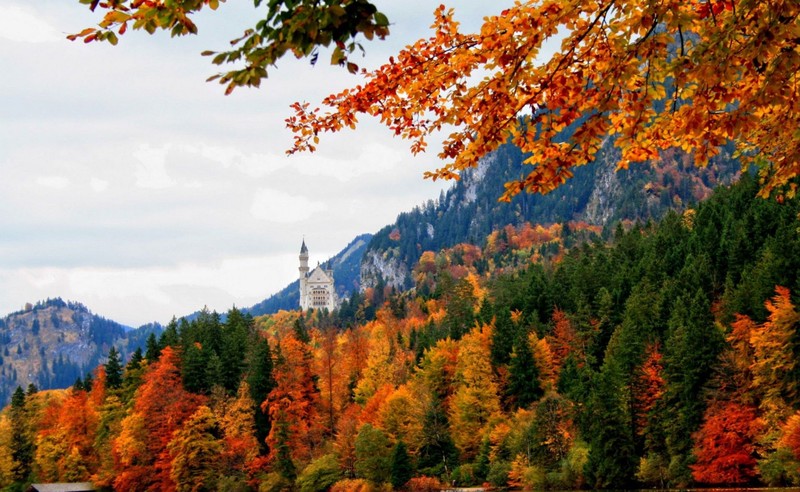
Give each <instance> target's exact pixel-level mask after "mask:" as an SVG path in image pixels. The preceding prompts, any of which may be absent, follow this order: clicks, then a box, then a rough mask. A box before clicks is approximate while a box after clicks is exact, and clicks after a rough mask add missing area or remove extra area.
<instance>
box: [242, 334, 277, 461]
mask: <svg viewBox="0 0 800 492" xmlns="http://www.w3.org/2000/svg"><path fill="white" fill-rule="evenodd" d="M272 366H273V364H272V351H271V349H270V347H269V342H268V341H267V339H266V338H264V337H262V336H260V335H258V334H256V335H254V338H253V339H252V340H251V342H250V351H249V353H248V356H247V383H248V385H249V386H250V397H251V398H252V399H253V402H254V403H255V406H256V408H255V409H254V412H255V424H256V437H257V439H258V443H259V446H260V447H261V454H266V453H267V451H268V450H267V449H266V439H267V436H268V435H269V429H270V421H269V413H268V412H266V411H265V410H262V409H261V402H263V401H265V400H266V399H267V395H269V393H270V391H272V389H273V388H274V387H275V379H274V378H273V376H272V369H273V367H272Z"/></svg>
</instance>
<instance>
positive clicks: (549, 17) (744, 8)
mask: <svg viewBox="0 0 800 492" xmlns="http://www.w3.org/2000/svg"><path fill="white" fill-rule="evenodd" d="M81 2H82V3H86V4H90V5H91V7H92V9H94V8H96V7H98V6H99V7H101V8H102V9H104V10H105V11H106V13H105V15H104V17H103V20H102V21H101V22H100V24H99V29H98V28H88V29H85V30H84V31H82V32H80V33H78V34H76V35H72V36H71V38H72V39H75V38H78V37H82V38H83V39H84V40H85V41H93V40H108V41H110V42H112V43H116V41H117V33H119V34H122V33H124V32H125V31H126V30H127V29H128V27H132V28H133V29H144V30H146V31H148V32H150V33H152V32H153V31H155V30H156V29H165V30H169V31H171V33H172V35H173V36H174V35H181V34H188V33H194V32H196V31H197V27H196V26H195V24H194V22H193V21H192V20H191V19H190V16H191V14H193V13H196V12H198V11H200V10H201V9H203V8H204V7H210V8H213V9H216V7H217V6H218V4H219V0H192V1H188V2H142V1H130V0H114V1H109V2H99V0H81ZM255 6H256V7H259V6H262V2H261V1H260V0H257V1H256V2H255ZM266 7H267V8H266V15H265V16H264V18H263V19H260V20H259V21H258V22H257V24H256V25H255V27H254V28H251V29H247V30H246V31H245V32H244V35H243V36H242V37H241V38H239V39H237V40H234V42H233V44H234V48H233V49H232V50H231V51H228V52H224V53H219V54H217V53H213V52H207V53H206V54H208V55H215V56H214V59H213V62H214V63H216V64H223V63H234V64H237V65H239V67H237V68H235V69H233V70H231V71H228V72H224V73H222V74H219V75H218V76H215V77H212V78H219V79H220V81H221V82H222V83H224V84H227V89H226V91H227V92H230V91H231V90H232V89H233V88H234V87H236V86H258V85H259V84H260V82H261V80H262V79H263V78H265V77H266V76H267V67H269V66H270V65H273V64H274V63H275V62H276V61H277V60H278V59H279V58H281V57H282V56H283V55H284V54H286V53H290V52H291V53H293V54H295V55H296V56H298V57H301V56H311V57H312V61H315V60H316V56H317V47H319V46H329V45H332V46H335V48H334V49H333V52H332V55H331V62H332V63H334V64H341V65H345V66H347V68H348V69H349V70H350V71H351V72H355V71H356V70H357V69H358V67H357V66H356V65H355V64H354V63H353V62H352V61H351V60H350V59H348V54H349V53H352V52H353V51H355V50H356V49H357V47H358V46H359V45H358V41H356V39H357V37H358V35H359V34H361V35H363V36H364V37H365V38H367V39H372V38H373V37H378V38H383V37H385V36H386V35H387V34H388V25H389V23H388V19H387V18H386V17H385V16H384V15H383V14H381V13H380V12H378V11H377V8H376V7H375V6H374V5H373V4H372V3H370V2H369V1H366V0H337V1H326V2H316V1H311V0H300V1H280V0H279V1H271V2H268V3H267V5H266ZM799 13H800V6H798V5H797V3H796V2H791V1H771V2H756V1H753V0H688V1H686V0H680V1H679V0H669V1H664V2H658V3H653V2H645V1H642V0H576V1H573V2H563V1H561V0H537V1H525V2H518V3H516V4H515V5H514V6H513V7H510V8H508V9H506V10H504V11H502V12H501V13H499V14H498V15H495V16H490V17H487V18H485V20H484V24H483V26H482V27H481V30H480V32H478V33H464V32H462V31H461V30H460V28H459V25H458V23H457V22H456V21H455V20H454V12H453V10H452V9H450V10H448V9H446V8H445V7H444V6H440V7H439V8H437V9H436V11H435V13H434V22H433V26H432V31H433V34H432V35H431V37H430V38H428V39H421V40H419V41H417V42H415V43H413V44H411V45H409V46H408V47H407V48H405V49H404V50H402V51H401V52H399V53H398V54H397V55H396V56H393V57H391V58H390V59H389V60H388V62H387V63H386V64H385V65H383V66H381V67H380V68H378V69H376V70H374V71H371V72H368V73H363V74H362V76H363V78H364V82H363V84H361V85H357V86H355V87H353V88H350V89H346V90H344V91H342V92H340V93H338V94H333V95H331V96H329V97H328V98H326V99H325V100H324V101H322V106H324V107H326V108H327V109H326V110H325V111H321V110H320V109H319V108H312V107H311V105H310V104H308V103H295V104H294V105H293V109H294V115H293V116H292V117H290V118H288V119H287V124H288V126H289V128H290V129H291V130H292V131H293V132H294V134H295V143H294V146H293V148H292V149H291V150H290V151H289V152H290V153H291V152H295V151H302V150H312V151H313V150H314V149H315V146H316V145H317V144H318V141H319V134H320V133H321V132H326V131H332V132H336V131H340V130H342V129H344V128H354V127H355V126H356V124H357V122H358V118H359V117H360V116H361V115H368V116H372V117H375V118H378V119H379V120H380V121H381V122H382V123H383V124H385V125H386V126H387V127H388V128H389V129H390V130H392V131H393V132H394V133H395V134H396V135H400V136H401V137H403V138H405V139H408V140H410V141H411V150H412V152H414V153H417V152H422V151H424V150H425V149H426V147H427V140H428V138H429V137H430V136H431V135H432V134H435V133H438V132H440V131H443V130H444V131H445V132H448V133H447V136H446V138H445V139H444V143H443V147H442V149H441V151H440V152H439V156H440V157H441V158H442V159H444V160H446V161H447V162H449V163H448V164H446V165H445V166H444V167H442V168H441V169H438V170H436V171H432V172H429V173H428V174H427V175H428V176H429V177H432V178H434V179H436V178H457V177H458V173H459V171H461V170H464V169H467V168H470V167H475V166H477V163H478V160H479V159H480V158H481V157H482V156H484V155H486V154H487V153H489V152H491V151H493V150H495V149H496V148H497V147H498V146H500V145H501V144H503V143H504V142H506V140H507V139H508V138H509V136H510V137H511V138H512V139H513V141H514V143H515V144H516V145H517V146H519V147H520V148H521V149H522V150H523V151H524V152H526V153H530V154H531V155H530V157H529V158H528V160H527V163H528V164H530V165H531V166H532V169H531V171H530V172H528V173H527V175H526V176H524V177H522V178H520V179H513V180H511V181H509V182H508V183H507V185H506V192H505V194H504V195H503V198H504V199H506V200H508V199H510V198H511V197H512V196H513V195H515V194H517V193H519V192H521V191H523V190H524V191H528V192H540V193H547V192H549V191H551V190H553V189H554V188H556V187H558V186H560V185H561V184H563V183H564V182H565V181H566V180H567V179H569V178H571V177H572V176H573V172H574V168H575V167H577V166H581V165H584V164H587V163H591V162H593V161H594V159H595V156H596V154H597V152H598V150H599V149H600V147H601V146H602V143H603V140H604V139H606V138H607V136H608V135H614V138H615V145H616V146H617V147H619V149H620V150H621V156H620V159H619V163H618V166H619V168H627V167H628V166H629V165H630V164H631V163H636V162H643V161H647V160H654V159H656V158H657V157H658V154H659V152H660V151H663V150H667V149H672V148H682V149H684V150H686V151H688V152H691V153H693V155H694V160H695V162H696V163H697V164H698V165H701V166H702V165H705V164H707V163H708V161H709V159H710V158H711V157H713V156H714V155H716V154H717V153H718V152H719V151H720V148H721V147H723V146H725V145H726V144H727V143H728V142H730V141H734V142H735V143H736V147H737V151H738V152H739V154H740V155H741V156H742V158H743V162H744V164H745V166H747V165H749V164H751V163H755V164H758V165H759V166H760V172H761V177H762V178H763V188H762V190H761V193H762V195H768V194H769V193H770V192H771V191H773V190H776V189H778V190H782V191H785V192H786V193H787V194H788V195H789V196H793V195H794V194H795V191H796V186H797V185H796V183H795V182H792V181H791V178H792V177H794V176H796V175H797V174H798V173H799V172H800V164H798V162H800V137H798V135H797V133H796V132H795V129H796V128H797V127H798V123H800V120H798V118H800V116H798V115H800V107H798V104H800V103H798V101H800V98H798V94H797V73H798V68H800V53H798V49H797V48H798V41H797V40H798V39H800V17H799V16H798V14H799ZM559 40H560V47H559V48H558V49H556V51H555V53H554V54H552V55H551V56H550V57H549V59H544V60H540V59H539V55H540V53H541V52H542V51H544V49H545V46H546V44H547V43H551V44H552V43H558V42H559ZM476 74H481V75H482V76H481V75H476ZM483 74H485V75H483ZM519 119H521V120H522V124H521V125H520V124H519ZM567 127H573V131H572V132H571V133H570V135H569V138H565V136H564V135H563V134H562V130H564V129H565V128H567Z"/></svg>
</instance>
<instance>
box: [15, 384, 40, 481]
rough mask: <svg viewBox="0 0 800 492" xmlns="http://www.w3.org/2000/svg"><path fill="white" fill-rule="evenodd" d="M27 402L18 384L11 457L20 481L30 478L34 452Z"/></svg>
mask: <svg viewBox="0 0 800 492" xmlns="http://www.w3.org/2000/svg"><path fill="white" fill-rule="evenodd" d="M25 403H26V402H25V392H23V391H22V388H21V387H20V386H17V389H16V390H15V391H14V394H13V395H12V396H11V457H12V459H13V463H14V466H13V470H12V476H13V478H14V480H15V481H18V482H24V481H25V480H27V479H28V476H29V475H30V473H31V464H32V463H33V453H34V447H33V441H32V439H31V436H30V431H29V423H28V418H27V414H26V411H25Z"/></svg>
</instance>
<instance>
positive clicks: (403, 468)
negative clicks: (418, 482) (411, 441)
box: [391, 441, 414, 489]
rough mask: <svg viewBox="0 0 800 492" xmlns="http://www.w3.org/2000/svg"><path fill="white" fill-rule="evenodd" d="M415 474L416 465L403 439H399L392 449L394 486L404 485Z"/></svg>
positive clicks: (392, 478) (392, 479)
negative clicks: (414, 465)
mask: <svg viewBox="0 0 800 492" xmlns="http://www.w3.org/2000/svg"><path fill="white" fill-rule="evenodd" d="M413 476H414V467H413V464H412V463H411V457H410V456H409V455H408V449H406V445H405V443H404V442H403V441H398V442H397V444H395V446H394V449H393V450H392V474H391V483H392V487H394V488H395V489H399V488H401V487H403V486H404V485H405V484H406V483H407V482H408V481H409V480H411V477H413Z"/></svg>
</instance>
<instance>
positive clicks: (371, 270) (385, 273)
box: [361, 249, 411, 292]
mask: <svg viewBox="0 0 800 492" xmlns="http://www.w3.org/2000/svg"><path fill="white" fill-rule="evenodd" d="M381 282H383V283H384V284H385V285H388V286H391V287H394V288H395V289H398V290H404V289H407V288H408V287H409V284H410V282H411V270H410V269H409V266H408V265H407V264H406V263H404V262H403V261H402V258H401V257H400V256H399V254H398V251H397V249H389V250H386V251H378V250H372V251H367V252H366V253H365V254H364V257H363V259H362V260H361V290H362V292H363V291H364V290H366V289H368V288H375V287H377V286H378V285H379V284H380V283H381Z"/></svg>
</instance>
